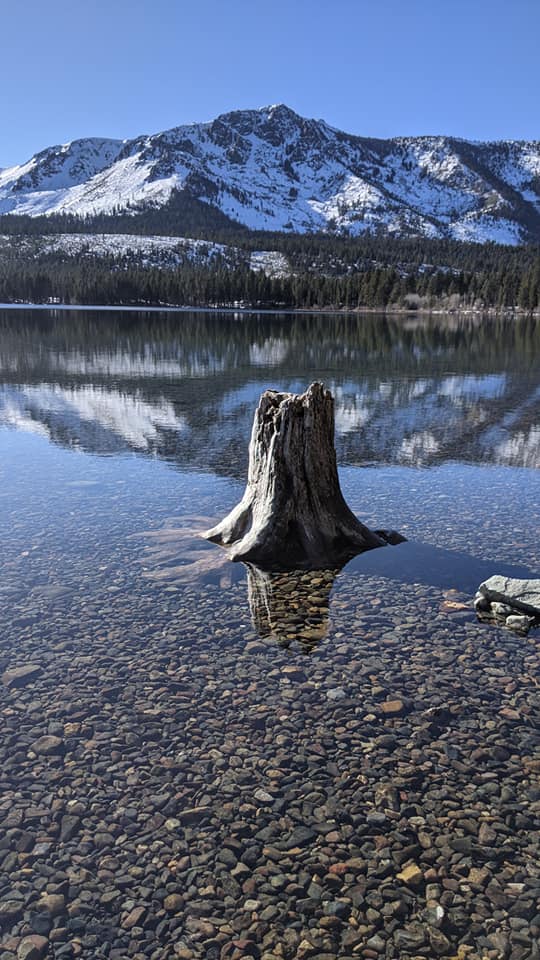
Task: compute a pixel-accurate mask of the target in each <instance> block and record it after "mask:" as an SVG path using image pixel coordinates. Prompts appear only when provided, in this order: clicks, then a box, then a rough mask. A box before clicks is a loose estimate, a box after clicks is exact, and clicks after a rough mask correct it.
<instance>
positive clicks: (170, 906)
mask: <svg viewBox="0 0 540 960" xmlns="http://www.w3.org/2000/svg"><path fill="white" fill-rule="evenodd" d="M163 906H164V907H165V910H166V911H167V913H179V912H180V911H181V910H183V908H184V898H183V896H182V895H181V894H180V893H170V894H169V896H167V897H165V899H164V901H163Z"/></svg>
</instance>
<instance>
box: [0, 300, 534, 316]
mask: <svg viewBox="0 0 540 960" xmlns="http://www.w3.org/2000/svg"><path fill="white" fill-rule="evenodd" d="M0 310H62V311H67V310H88V311H92V312H98V311H100V310H101V311H104V312H107V313H112V312H116V313H227V314H230V313H232V314H245V315H246V316H247V315H249V314H253V313H263V314H268V315H269V316H272V315H273V316H276V315H278V316H279V315H284V314H298V315H305V314H312V313H318V314H332V315H336V314H337V315H343V316H362V315H363V314H380V315H382V316H386V315H388V316H396V317H419V316H422V317H432V316H435V317H437V316H456V317H461V316H470V317H492V318H496V317H506V318H508V319H511V318H512V317H533V318H535V317H540V310H538V309H536V310H524V309H523V308H521V307H503V308H501V309H497V308H495V307H485V308H483V309H479V308H474V307H463V309H459V310H456V309H455V308H454V309H452V310H445V309H444V308H442V307H441V308H432V309H418V310H410V309H407V308H405V307H357V308H356V309H351V308H350V307H347V308H345V307H331V306H328V307H279V308H278V307H275V308H272V307H255V306H252V307H246V306H242V307H232V306H228V307H226V306H223V307H217V306H215V305H209V306H204V307H201V306H193V307H190V306H166V305H160V304H152V305H150V304H139V305H134V304H133V305H129V306H128V305H126V304H97V303H96V304H86V303H32V302H30V301H25V302H24V303H22V302H20V301H19V302H17V303H0Z"/></svg>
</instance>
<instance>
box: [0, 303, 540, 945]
mask: <svg viewBox="0 0 540 960" xmlns="http://www.w3.org/2000/svg"><path fill="white" fill-rule="evenodd" d="M539 358H540V323H539V322H538V321H535V320H533V319H519V320H515V321H509V320H508V321H503V320H481V319H479V318H474V319H472V318H458V317H456V316H449V317H437V318H431V319H423V318H420V317H407V318H399V319H395V320H393V319H388V318H385V317H383V316H375V315H370V316H358V317H356V316H355V317H343V316H339V317H334V316H323V315H314V316H308V315H304V316H297V315H273V316H269V315H266V316H262V315H230V314H214V313H144V312H130V313H120V312H115V311H102V312H99V311H83V310H81V311H79V310H73V311H54V310H51V311H44V310H31V309H4V310H1V311H0V538H1V539H0V543H1V562H2V574H1V579H0V624H1V625H2V627H1V632H2V635H3V638H2V642H1V647H0V668H1V669H2V670H6V669H8V668H10V669H11V668H13V667H18V666H21V665H24V664H27V663H32V664H36V666H37V667H39V671H36V676H35V677H33V678H32V679H31V681H30V682H29V683H26V682H25V684H24V686H22V685H21V686H20V687H13V688H10V687H9V686H7V687H6V689H5V690H4V691H3V693H2V698H3V699H2V701H1V702H2V707H1V709H2V714H3V720H4V724H5V728H6V730H7V736H6V737H5V739H4V741H3V746H2V748H1V750H2V756H0V761H1V763H0V766H1V767H2V773H1V774H0V780H1V781H2V782H1V784H0V786H1V787H2V796H3V798H4V799H2V797H0V815H1V816H4V817H5V818H6V819H5V825H7V826H10V827H11V828H12V829H11V832H12V833H13V830H15V832H16V834H17V835H16V836H15V840H14V847H13V849H14V850H15V854H16V855H15V856H14V858H11V859H10V860H9V863H8V875H9V882H8V883H7V885H6V886H4V887H1V888H0V906H1V901H2V900H6V901H9V902H10V903H11V902H14V903H15V907H13V908H12V909H11V913H9V910H7V912H6V916H8V921H9V922H8V923H7V930H8V934H9V936H12V937H13V938H15V939H14V941H13V942H14V943H15V942H16V941H17V938H20V937H21V936H24V935H27V934H28V933H32V932H34V933H39V934H44V935H45V936H46V937H47V938H48V939H49V949H50V951H51V955H53V956H56V955H58V956H68V955H70V956H71V955H82V956H84V957H86V956H88V957H99V956H103V957H105V956H107V957H108V956H118V957H124V956H139V955H140V956H148V957H150V956H156V957H157V956H159V957H168V956H171V957H173V956H181V957H182V956H183V957H185V958H188V957H189V956H193V957H196V956H211V957H216V958H219V957H220V956H223V957H225V956H229V955H230V956H232V955H233V953H234V950H237V951H238V950H240V951H241V950H244V953H239V954H238V956H258V955H259V954H261V955H263V956H264V954H265V951H266V954H267V955H268V956H274V955H276V956H284V957H295V956H299V957H300V956H306V957H307V956H311V955H313V956H315V954H316V955H317V956H319V955H320V956H329V957H335V956H339V957H347V956H349V955H350V956H357V955H361V956H366V957H368V956H369V957H372V956H379V955H380V956H382V957H387V958H390V960H392V958H394V957H396V956H398V955H399V956H401V957H408V956H411V957H412V956H425V957H429V956H433V955H436V956H446V955H447V954H448V955H450V950H451V949H452V950H455V949H456V948H457V946H458V945H459V944H469V945H470V946H471V949H473V948H474V949H475V950H477V953H475V954H474V955H473V954H471V956H475V957H476V956H479V957H480V956H488V954H487V953H482V952H481V951H482V950H485V951H489V950H496V949H499V948H500V950H501V954H500V955H501V956H505V957H507V956H511V957H512V958H514V957H515V958H521V957H523V958H529V957H531V956H532V954H531V952H530V949H531V943H530V942H529V941H528V940H527V936H529V934H526V933H523V932H521V934H520V931H523V929H524V926H525V927H530V923H531V916H534V914H533V915H530V910H529V906H530V902H532V894H531V893H530V889H529V886H530V882H531V880H532V876H533V871H532V868H531V864H530V856H531V846H530V826H531V824H530V822H529V819H528V818H529V817H530V813H527V812H526V811H528V810H530V805H531V803H532V804H533V806H534V804H536V805H538V791H536V793H535V787H534V786H533V778H532V773H531V771H534V769H535V768H534V766H533V767H531V766H530V763H531V762H532V761H531V760H530V758H531V757H532V756H533V752H534V750H533V748H535V743H533V741H532V740H531V731H532V729H533V724H532V713H531V711H532V709H533V704H534V701H535V697H537V683H536V681H535V672H536V670H537V661H536V660H535V659H534V657H535V649H536V648H535V643H536V640H537V633H536V631H533V632H532V633H531V634H530V636H529V637H528V638H522V637H517V636H515V635H513V634H511V633H509V632H508V631H505V630H503V629H501V628H499V627H491V626H486V625H483V624H478V623H477V622H476V619H475V617H474V614H473V612H472V609H471V602H472V597H473V595H474V592H475V590H476V588H477V586H478V584H479V583H480V582H481V580H483V579H485V578H487V577H488V576H490V575H491V574H493V573H497V572H499V573H509V574H515V575H532V576H540V472H539V470H538V468H539V467H540V362H539ZM313 380H322V381H323V382H324V383H325V385H326V386H327V387H329V388H330V390H331V391H332V393H333V394H334V397H335V403H336V447H337V454H338V463H339V468H340V477H341V481H342V487H343V491H344V494H345V498H346V500H347V502H348V503H349V505H350V506H351V508H352V509H353V511H355V512H356V513H357V515H358V516H359V518H360V519H361V520H362V521H363V522H364V523H366V524H368V525H369V526H371V527H374V528H384V527H393V528H395V529H396V530H399V531H400V532H401V533H403V534H404V535H405V536H406V537H407V538H408V543H406V544H404V545H402V546H399V547H395V548H385V549H383V550H376V551H372V552H369V553H367V554H364V555H362V556H361V557H358V558H356V560H354V561H353V562H351V563H350V564H349V565H348V566H347V567H346V568H345V569H344V570H342V571H333V572H327V573H325V574H324V575H320V574H317V573H315V574H304V575H301V574H291V575H284V576H283V575H282V576H273V577H269V576H261V575H258V574H257V573H256V572H249V571H248V570H247V569H246V568H245V567H244V566H243V565H235V564H230V563H228V562H227V560H226V558H225V557H224V554H223V553H222V552H221V551H220V550H219V548H217V547H215V546H214V545H211V544H207V543H206V542H205V541H202V540H201V539H200V538H199V537H198V533H199V532H200V531H202V530H204V529H205V528H207V527H209V526H211V525H212V524H213V523H214V522H215V521H216V520H217V519H219V518H221V517H222V516H224V515H225V514H226V513H227V512H228V511H229V510H230V509H231V507H232V506H233V505H234V504H235V503H236V502H237V501H238V499H239V498H240V496H241V494H242V492H243V486H244V482H245V476H246V470H247V447H248V442H249V434H250V429H251V422H252V418H253V414H254V410H255V407H256V404H257V401H258V398H259V395H260V393H261V392H262V391H263V390H264V389H266V388H268V387H274V388H279V389H280V390H287V391H295V392H299V391H302V390H304V389H305V387H306V386H307V385H308V384H309V383H310V382H312V381H313ZM387 704H393V706H390V707H387V706H385V705H387ZM430 711H431V713H430ZM433 711H439V713H438V714H437V715H438V716H442V717H443V720H441V721H440V722H441V726H440V728H439V727H437V729H434V728H433V722H434V721H433V717H434V715H435V714H434V713H433ZM444 711H446V713H444ZM426 718H427V719H426ZM444 718H446V719H444ZM437 722H438V721H437ZM44 736H47V737H52V738H53V741H54V738H57V739H58V741H59V742H58V743H57V744H56V746H55V744H54V743H53V744H52V746H51V745H50V744H49V748H46V747H43V749H42V748H40V747H39V743H38V746H37V747H36V743H37V742H38V741H39V739H40V738H42V737H44ZM482 751H483V752H482ZM493 751H494V752H493ZM497 751H499V752H498V753H497ZM528 764H529V766H528ZM420 769H422V770H423V773H422V776H421V777H420V778H419V775H418V771H419V770H420ZM381 790H382V791H383V793H384V790H387V793H388V796H389V797H390V798H391V799H390V800H388V801H384V802H383V800H381V797H382V795H383V794H382V793H381ZM392 791H393V793H392ZM385 796H386V794H385ZM36 809H37V811H38V813H37V814H36ZM463 809H464V810H466V811H467V810H468V811H469V812H468V814H467V816H468V821H467V823H468V825H467V824H466V825H465V827H463V828H462V825H461V821H460V819H459V817H458V815H457V812H456V811H459V810H463ZM186 810H187V811H188V813H187V814H186V812H185V811H186ZM14 811H16V815H14ZM29 811H30V813H29ZM193 811H195V812H193ZM486 811H487V813H486ZM70 816H71V817H72V818H73V821H74V828H73V834H71V831H70V829H68V828H67V827H66V829H65V830H64V827H63V824H64V822H66V823H68V821H64V820H62V817H64V818H65V817H70ZM464 816H465V814H464ZM10 817H12V818H13V817H15V818H14V819H12V820H10V819H9V818H10ZM370 817H371V820H370ZM520 817H521V819H520ZM377 818H379V819H377ZM452 818H454V819H452ZM0 819H1V817H0ZM483 819H484V820H485V821H486V823H489V824H491V825H492V826H491V827H490V829H493V830H494V831H495V834H496V833H497V830H500V831H501V833H500V836H499V839H501V838H504V842H505V843H506V848H505V865H503V864H502V862H501V861H500V858H498V856H497V855H496V854H495V853H494V852H493V851H494V850H495V848H496V846H497V844H496V843H495V841H494V840H493V839H491V840H489V842H488V841H487V840H485V837H486V836H487V834H486V830H484V834H482V829H483V827H482V822H483ZM366 824H368V825H369V829H367V828H365V825H366ZM362 825H364V826H362ZM302 830H303V831H304V832H303V833H302ZM479 830H480V833H479ZM17 831H18V833H17ZM21 831H23V833H24V835H25V836H26V834H28V839H27V840H26V841H24V842H22V841H21V839H20V836H21ZM419 831H420V833H421V834H422V836H421V837H420V840H419V839H418V836H419ZM422 831H423V833H422ZM441 833H443V834H444V837H445V841H444V843H442V844H441V843H439V844H438V846H437V843H438V841H437V843H436V841H435V839H433V844H434V846H433V847H430V845H429V843H428V841H427V840H426V839H425V837H426V836H428V835H430V836H432V838H436V837H438V836H439V834H441ZM231 837H232V839H231ZM382 837H383V838H385V839H381V838H382ZM422 837H423V838H424V839H422ZM471 837H472V847H471ZM482 837H484V839H482ZM284 838H285V839H284ZM287 838H289V839H287ZM488 839H489V838H488ZM289 840H290V842H289ZM458 841H459V842H458ZM461 841H463V842H461ZM501 842H502V841H501ZM430 843H431V841H430ZM17 844H18V845H17ZM484 848H485V849H484ZM10 849H11V848H10ZM486 850H487V852H486ZM21 851H22V853H21ZM291 851H292V852H291ZM403 851H405V854H404V853H403ZM479 851H480V852H479ZM482 851H483V852H482ZM3 852H4V851H3V850H0V856H1V855H2V854H3ZM73 856H75V860H73ZM25 858H26V859H25ZM233 861H234V862H233ZM353 861H354V863H355V865H354V864H353V866H351V865H350V864H351V863H353ZM409 861H411V862H413V864H414V865H415V866H416V867H417V868H418V870H419V875H418V876H417V877H416V879H415V880H414V881H413V880H407V878H404V877H403V876H401V872H400V871H401V870H402V868H403V865H404V864H407V863H408V862H409ZM70 864H71V865H70ZM234 864H236V866H238V864H240V865H241V869H239V870H236V872H235V866H234ZM340 864H341V866H339V865H340ZM361 864H363V865H364V866H362V865H361ZM381 864H382V866H381ZM509 864H510V866H508V865H509ZM471 870H480V871H485V872H484V873H482V872H480V873H478V874H475V875H474V877H475V879H473V880H470V871H471ZM85 871H87V872H85ZM246 871H247V872H246ZM505 871H506V873H505ZM420 875H421V877H422V879H419V876H420ZM467 877H469V882H468V886H467V883H466V882H465V881H466V878H467ZM126 878H127V879H126ZM370 878H371V879H370ZM373 878H376V882H374V881H373ZM456 878H457V879H456ZM494 878H498V882H499V883H500V884H501V889H502V890H503V893H502V894H501V897H502V898H503V899H502V900H501V901H500V903H499V905H498V906H496V907H494V906H493V899H492V897H491V893H490V891H492V888H493V882H494ZM501 878H502V879H501ZM446 880H448V881H452V882H449V883H447V884H446V886H445V884H444V882H443V881H446ZM454 880H455V881H456V883H457V887H454V886H453V881H454ZM430 883H431V885H432V889H431V891H427V893H426V890H427V885H428V884H430ZM463 883H465V887H464V888H463V889H461V887H460V884H461V885H462V884H463ZM509 883H510V884H512V883H514V884H518V885H519V884H521V887H519V889H518V888H517V887H515V889H514V888H512V890H511V892H510V893H508V892H506V893H505V892H504V891H505V890H506V887H505V884H506V885H508V884H509ZM490 885H491V886H490ZM57 888H58V889H57ZM381 888H385V889H386V891H387V892H386V895H384V896H383V897H382V899H381V892H380V891H381ZM531 889H532V888H531ZM47 891H48V892H49V893H51V894H52V895H56V894H59V895H61V897H63V898H64V901H65V902H64V903H63V904H62V905H61V906H59V907H58V910H57V912H56V913H55V911H54V910H52V909H49V908H48V907H47V905H46V904H45V905H44V902H43V895H44V894H46V893H47ZM104 891H105V893H106V894H110V896H109V897H105V900H103V894H104ZM456 891H461V892H456ZM429 892H431V896H429V897H428V895H427V894H428V893H429ZM445 895H446V899H445ZM167 897H169V898H170V897H179V898H180V899H178V900H177V901H175V904H176V905H174V904H173V901H171V900H170V899H169V901H168V903H167V902H166V900H167ZM490 897H491V899H490ZM505 897H506V898H507V900H508V903H507V902H506V900H505V899H504V898H505ZM428 900H429V901H430V903H431V901H434V900H437V902H439V901H440V903H441V904H442V905H441V906H440V909H441V910H442V911H443V914H444V919H442V920H441V919H440V918H439V919H434V916H435V915H434V914H433V910H434V909H435V908H434V907H433V905H432V906H431V907H429V905H428V906H426V904H427V902H428ZM248 901H252V902H249V903H248V906H247V907H246V902H248ZM392 903H394V904H395V903H399V904H401V906H400V907H399V909H398V907H395V909H394V910H393V911H392V910H391V909H390V908H388V909H387V907H388V904H392ZM74 904H75V906H73V905H74ZM254 904H255V905H254ZM336 904H337V906H336ZM486 904H487V905H488V906H489V911H491V913H492V912H493V910H495V914H494V916H492V918H491V921H490V923H489V924H485V923H484V919H485V916H487V913H486V909H487V908H486ZM516 904H517V906H516ZM17 905H18V906H17ZM49 906H50V905H49ZM57 906H58V905H57ZM510 908H512V910H513V911H514V912H513V913H512V916H514V917H517V918H518V919H519V918H521V919H523V920H524V926H523V925H522V927H520V925H519V924H517V925H514V926H513V927H511V926H509V923H508V916H509V911H510ZM55 909H56V908H55ZM429 909H431V911H432V914H431V915H430V914H429ZM137 910H139V913H136V912H135V913H133V911H137ZM426 910H427V911H428V912H427V913H426ZM489 911H488V912H489ZM528 911H529V912H528ZM437 916H438V915H437ZM126 918H128V919H126ZM58 931H60V932H58ZM287 931H289V932H287ZM520 935H521V940H520ZM497 936H498V937H499V941H497ZM494 937H495V939H493V938H494ZM373 938H375V939H373ZM490 938H491V939H490ZM501 938H502V939H501ZM533 939H534V937H533ZM236 940H238V941H242V942H243V943H244V946H243V947H238V946H234V942H235V941H236ZM76 941H77V942H78V944H79V945H78V946H77V947H76V948H75V947H73V943H75V942H76ZM303 942H308V943H310V944H311V945H312V948H313V949H312V952H311V953H310V952H309V949H308V947H304V948H302V949H303V950H304V953H302V950H301V949H300V945H301V943H303ZM531 942H532V941H531ZM369 943H371V946H370V945H369ZM500 943H502V944H503V946H502V947H499V946H498V944H500ZM68 944H71V949H72V950H74V951H75V952H74V953H73V954H70V953H69V947H68ZM246 944H247V946H246ZM250 944H251V945H252V946H250ZM278 944H279V945H281V946H280V949H281V950H282V952H281V953H280V952H279V951H278V952H277V953H275V951H276V949H277V947H276V945H278ZM255 945H256V946H255ZM283 945H285V946H283ZM229 948H230V950H229ZM14 949H16V946H15V947H14ZM227 950H229V953H227ZM250 950H251V952H249V951H250ZM362 950H367V951H368V952H367V953H365V954H364V953H362V952H361V951H362ZM370 950H371V951H372V952H371V953H370V952H369V951H370ZM445 950H446V951H447V952H446V953H445ZM62 951H64V952H62ZM115 951H116V953H115ZM156 951H158V952H157V953H156ZM182 951H183V952H182ZM257 951H259V953H257ZM298 951H300V952H298ZM505 951H506V952H505ZM527 951H529V952H527Z"/></svg>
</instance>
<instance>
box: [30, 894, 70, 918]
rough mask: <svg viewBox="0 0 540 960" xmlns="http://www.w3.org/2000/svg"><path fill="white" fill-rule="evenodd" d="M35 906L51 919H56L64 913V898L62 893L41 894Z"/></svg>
mask: <svg viewBox="0 0 540 960" xmlns="http://www.w3.org/2000/svg"><path fill="white" fill-rule="evenodd" d="M37 905H38V907H39V909H40V910H45V911H46V912H47V913H49V914H50V915H51V917H58V916H60V914H61V913H63V912H64V909H65V906H66V898H65V897H64V895H63V894H62V893H43V894H42V895H41V897H40V898H39V900H38V904H37Z"/></svg>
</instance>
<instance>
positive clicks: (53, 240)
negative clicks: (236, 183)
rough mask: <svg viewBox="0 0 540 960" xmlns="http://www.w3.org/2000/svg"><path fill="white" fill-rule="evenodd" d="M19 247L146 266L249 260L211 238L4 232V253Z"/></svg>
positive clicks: (0, 244) (30, 253) (25, 252)
mask: <svg viewBox="0 0 540 960" xmlns="http://www.w3.org/2000/svg"><path fill="white" fill-rule="evenodd" d="M15 246H16V248H17V255H18V257H19V258H21V259H23V258H25V257H28V258H29V259H33V257H34V256H35V255H39V256H44V255H45V256H46V255H47V254H49V253H63V254H65V255H66V257H77V258H80V257H116V258H117V259H126V260H128V261H133V260H134V259H136V260H138V261H140V262H142V263H143V264H144V266H146V267H175V266H178V264H182V263H186V262H193V263H198V264H208V263H209V262H211V261H215V260H216V259H218V258H222V259H223V260H225V261H227V263H228V264H229V265H231V266H233V265H235V264H237V263H239V262H240V261H242V262H243V261H245V260H246V259H247V254H244V253H242V252H241V251H239V250H238V249H237V248H236V247H232V246H227V245H226V244H223V243H212V242H211V241H209V240H192V239H190V238H187V237H144V236H137V235H133V234H123V233H57V234H56V233H55V234H50V235H49V236H47V235H45V236H39V237H33V236H30V237H19V236H16V237H14V236H9V235H7V236H1V235H0V255H1V254H2V252H3V251H7V250H11V251H13V249H14V248H15ZM274 256H275V254H274Z"/></svg>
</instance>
